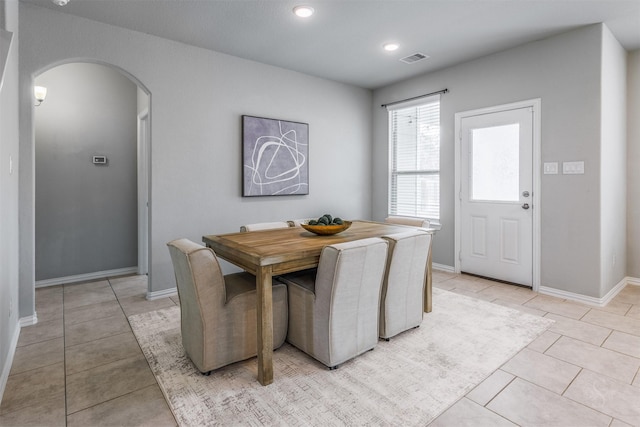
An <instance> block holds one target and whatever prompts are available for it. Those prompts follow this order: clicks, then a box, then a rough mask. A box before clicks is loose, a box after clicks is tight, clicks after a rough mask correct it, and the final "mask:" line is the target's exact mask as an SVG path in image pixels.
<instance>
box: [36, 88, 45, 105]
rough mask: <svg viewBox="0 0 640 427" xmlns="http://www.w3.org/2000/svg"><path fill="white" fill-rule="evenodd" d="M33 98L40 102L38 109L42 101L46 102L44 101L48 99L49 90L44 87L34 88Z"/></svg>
mask: <svg viewBox="0 0 640 427" xmlns="http://www.w3.org/2000/svg"><path fill="white" fill-rule="evenodd" d="M33 96H34V97H35V98H36V101H38V103H37V104H36V107H37V106H38V105H40V104H42V101H44V99H45V98H46V97H47V88H46V87H44V86H34V87H33Z"/></svg>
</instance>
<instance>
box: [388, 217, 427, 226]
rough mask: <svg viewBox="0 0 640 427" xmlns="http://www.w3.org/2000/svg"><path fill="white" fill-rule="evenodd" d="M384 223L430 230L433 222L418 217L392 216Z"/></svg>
mask: <svg viewBox="0 0 640 427" xmlns="http://www.w3.org/2000/svg"><path fill="white" fill-rule="evenodd" d="M384 222H386V223H390V224H401V225H411V226H413V227H422V228H429V225H430V223H431V221H429V220H428V219H427V218H420V217H416V216H400V215H390V216H388V217H386V218H385V220H384Z"/></svg>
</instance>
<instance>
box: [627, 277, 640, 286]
mask: <svg viewBox="0 0 640 427" xmlns="http://www.w3.org/2000/svg"><path fill="white" fill-rule="evenodd" d="M627 283H628V284H629V285H634V286H640V279H638V278H637V277H627Z"/></svg>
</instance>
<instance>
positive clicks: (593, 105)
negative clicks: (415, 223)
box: [373, 25, 623, 297]
mask: <svg viewBox="0 0 640 427" xmlns="http://www.w3.org/2000/svg"><path fill="white" fill-rule="evenodd" d="M602 33H603V26H601V25H594V26H590V27H586V28H582V29H578V30H575V31H572V32H568V33H565V34H561V35H559V36H556V37H552V38H549V39H545V40H540V41H537V42H534V43H529V44H526V45H523V46H521V47H518V48H515V49H510V50H507V51H504V52H501V53H498V54H495V55H490V56H487V57H483V58H480V59H478V60H475V61H471V62H468V63H464V64H461V65H458V66H454V67H451V68H447V69H445V70H441V71H438V72H433V73H430V74H427V75H424V76H421V77H418V78H414V79H410V80H407V81H404V82H401V83H398V84H394V85H391V86H388V87H385V88H382V89H379V90H376V91H375V92H374V104H373V114H374V140H373V144H374V159H373V168H374V182H373V187H374V189H376V191H375V192H374V195H373V216H374V219H378V220H379V219H382V218H383V217H384V216H385V215H386V208H387V190H386V189H387V184H386V179H387V172H386V171H387V167H388V166H387V164H388V149H387V133H388V129H387V128H388V125H387V114H386V111H385V110H384V109H382V108H380V107H379V105H380V104H383V103H386V102H390V101H395V100H399V99H405V98H410V97H412V96H416V95H420V94H423V93H428V92H432V91H436V90H440V89H444V88H448V89H449V90H450V92H449V93H447V94H445V95H443V97H442V100H441V117H442V119H441V132H442V134H441V138H442V148H441V154H440V165H441V166H440V167H441V178H440V195H441V196H440V197H441V223H442V230H441V231H440V232H438V235H437V236H436V239H435V240H434V256H433V260H434V262H436V263H440V264H444V265H448V266H453V265H454V205H455V200H454V115H455V113H457V112H462V111H468V110H473V109H477V108H482V107H488V106H493V105H500V104H507V103H510V102H515V101H521V100H527V99H534V98H541V99H542V113H541V116H542V134H541V139H542V159H541V161H542V162H552V161H554V162H563V161H578V160H583V161H584V162H585V169H586V172H585V174H584V175H573V176H571V175H562V174H559V175H542V188H541V189H540V191H541V193H540V194H541V205H542V206H538V207H537V208H538V209H541V217H542V230H541V234H542V236H541V252H542V256H541V264H542V272H541V285H542V286H548V287H552V288H555V289H560V290H564V291H568V292H573V293H578V294H583V295H588V296H592V297H600V296H601V289H600V251H599V244H600V135H601V126H600V123H601V117H600V95H601V93H600V88H601V57H602V55H601V40H602ZM534 208H535V207H534ZM611 226H613V227H616V226H618V225H616V224H613V225H611ZM621 256H623V255H621Z"/></svg>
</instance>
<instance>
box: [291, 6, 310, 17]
mask: <svg viewBox="0 0 640 427" xmlns="http://www.w3.org/2000/svg"><path fill="white" fill-rule="evenodd" d="M313 12H314V10H313V8H312V7H311V6H296V7H294V8H293V13H295V14H296V16H299V17H300V18H308V17H310V16H311V15H313Z"/></svg>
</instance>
